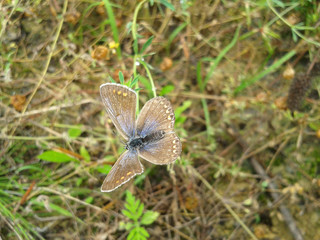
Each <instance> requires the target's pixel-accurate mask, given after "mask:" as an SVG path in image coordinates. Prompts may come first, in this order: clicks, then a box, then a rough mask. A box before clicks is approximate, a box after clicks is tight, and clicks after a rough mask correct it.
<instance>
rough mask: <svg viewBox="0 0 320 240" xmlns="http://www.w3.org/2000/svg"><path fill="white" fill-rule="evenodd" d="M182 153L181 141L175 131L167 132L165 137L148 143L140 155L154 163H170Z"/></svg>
mask: <svg viewBox="0 0 320 240" xmlns="http://www.w3.org/2000/svg"><path fill="white" fill-rule="evenodd" d="M180 154H181V142H180V139H179V137H178V136H177V135H176V134H175V133H174V132H169V133H166V134H165V136H164V138H162V139H160V140H158V141H156V142H151V143H149V144H147V145H146V146H144V147H142V148H141V149H140V150H139V156H140V157H142V158H144V159H145V160H147V161H149V162H151V163H153V164H169V163H172V162H174V161H175V160H176V159H177V158H178V157H179V156H180Z"/></svg>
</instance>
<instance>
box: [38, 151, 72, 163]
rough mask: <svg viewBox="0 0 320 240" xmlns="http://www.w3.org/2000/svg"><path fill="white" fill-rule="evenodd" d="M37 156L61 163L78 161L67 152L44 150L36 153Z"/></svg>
mask: <svg viewBox="0 0 320 240" xmlns="http://www.w3.org/2000/svg"><path fill="white" fill-rule="evenodd" d="M37 158H39V159H41V160H44V161H48V162H56V163H63V162H71V161H78V160H77V159H75V158H73V157H70V156H69V155H67V154H64V153H60V152H55V151H51V150H50V151H46V152H43V153H42V154H40V155H38V156H37Z"/></svg>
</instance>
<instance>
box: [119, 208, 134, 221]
mask: <svg viewBox="0 0 320 240" xmlns="http://www.w3.org/2000/svg"><path fill="white" fill-rule="evenodd" d="M121 212H122V214H123V215H124V216H126V217H127V218H129V219H131V220H135V217H134V216H133V214H132V213H131V212H129V211H128V210H125V209H123V210H122V211H121Z"/></svg>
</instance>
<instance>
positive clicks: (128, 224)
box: [124, 222, 134, 231]
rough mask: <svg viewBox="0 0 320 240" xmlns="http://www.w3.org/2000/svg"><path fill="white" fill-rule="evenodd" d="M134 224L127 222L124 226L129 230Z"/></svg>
mask: <svg viewBox="0 0 320 240" xmlns="http://www.w3.org/2000/svg"><path fill="white" fill-rule="evenodd" d="M133 226H134V224H133V223H131V222H128V223H126V224H125V226H124V228H125V229H126V230H127V231H129V230H130V229H131V228H132V227H133Z"/></svg>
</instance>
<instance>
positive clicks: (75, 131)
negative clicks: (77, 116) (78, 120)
mask: <svg viewBox="0 0 320 240" xmlns="http://www.w3.org/2000/svg"><path fill="white" fill-rule="evenodd" d="M81 127H82V126H81V125H80V126H78V127H74V128H70V129H69V130H68V135H69V137H71V138H76V137H79V136H80V135H81V133H82V130H81Z"/></svg>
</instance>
